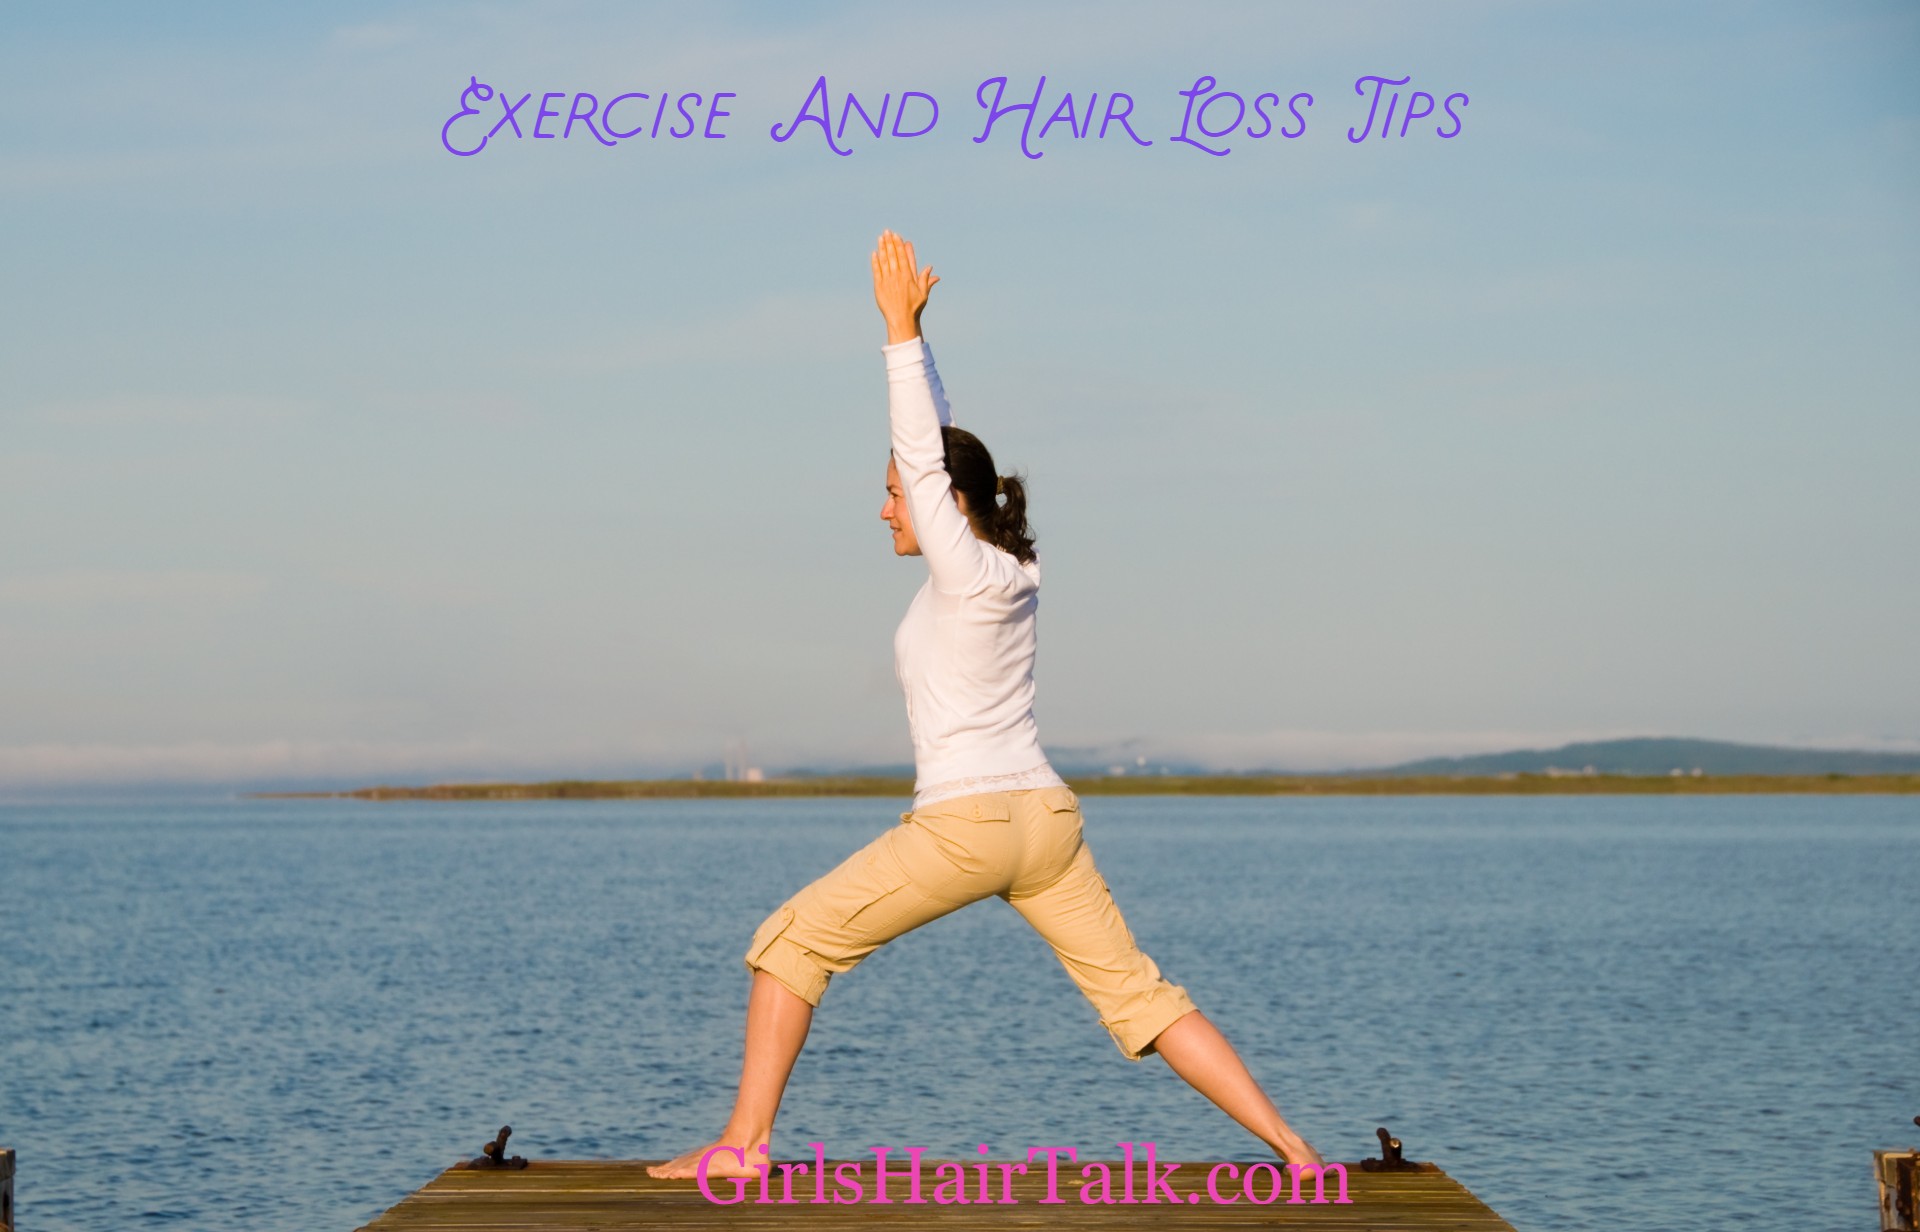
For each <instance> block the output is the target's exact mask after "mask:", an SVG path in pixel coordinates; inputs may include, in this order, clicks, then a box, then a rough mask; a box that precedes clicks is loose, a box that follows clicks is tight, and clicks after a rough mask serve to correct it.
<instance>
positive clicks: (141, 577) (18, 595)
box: [0, 569, 267, 607]
mask: <svg viewBox="0 0 1920 1232" xmlns="http://www.w3.org/2000/svg"><path fill="white" fill-rule="evenodd" d="M266 588H267V579H266V577H265V576H263V575H260V574H252V573H230V572H220V571H216V570H206V569H121V570H113V569H67V570H62V571H59V572H54V573H39V574H21V575H16V576H14V577H7V578H0V603H16V604H21V605H31V606H43V607H74V606H92V605H96V604H113V603H188V604H193V605H195V606H204V605H206V604H208V603H235V602H240V601H242V600H246V599H252V598H255V597H257V596H258V595H260V594H261V593H263V592H264V591H265V590H266Z"/></svg>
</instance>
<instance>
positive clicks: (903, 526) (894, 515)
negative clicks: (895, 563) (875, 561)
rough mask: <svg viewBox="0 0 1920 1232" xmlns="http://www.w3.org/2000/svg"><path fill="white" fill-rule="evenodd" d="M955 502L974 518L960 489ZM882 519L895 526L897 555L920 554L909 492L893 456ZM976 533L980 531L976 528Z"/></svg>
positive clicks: (963, 511) (894, 534) (881, 508)
mask: <svg viewBox="0 0 1920 1232" xmlns="http://www.w3.org/2000/svg"><path fill="white" fill-rule="evenodd" d="M953 503H954V504H955V505H958V506H959V507H960V512H961V513H963V514H966V515H967V517H968V519H969V520H971V519H972V516H973V515H972V514H971V513H969V512H968V510H967V498H966V497H964V496H962V495H961V494H960V492H959V490H958V489H955V490H954V493H953ZM880 519H881V521H883V522H885V523H886V524H887V525H888V526H891V527H893V554H894V555H895V556H918V555H920V541H919V540H918V539H916V538H914V536H913V515H911V514H910V513H908V512H907V492H906V489H905V488H902V487H901V486H900V468H899V467H897V466H895V465H894V464H893V458H892V457H891V456H889V457H888V458H887V503H886V504H884V505H882V506H880ZM973 533H974V534H976V535H978V534H979V533H980V531H979V529H978V528H975V530H974V532H973Z"/></svg>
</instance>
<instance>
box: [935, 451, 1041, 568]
mask: <svg viewBox="0 0 1920 1232" xmlns="http://www.w3.org/2000/svg"><path fill="white" fill-rule="evenodd" d="M940 442H941V444H942V445H943V446H944V447H945V453H946V464H947V480H948V482H949V483H951V484H952V485H953V489H954V491H956V492H959V493H961V494H962V495H964V496H965V497H966V498H967V508H968V509H970V510H972V511H973V513H972V520H973V523H974V525H975V526H978V527H979V528H980V529H981V531H983V532H984V538H985V539H986V541H987V542H988V543H991V544H992V545H993V546H994V547H997V548H999V549H1000V550H1002V551H1004V552H1010V553H1012V554H1013V557H1014V559H1015V560H1018V561H1019V562H1020V563H1021V564H1023V565H1024V564H1030V563H1032V561H1033V559H1034V552H1033V528H1032V527H1031V526H1028V525H1027V489H1026V484H1025V483H1024V481H1023V479H1022V477H1021V476H1019V475H999V474H996V473H995V472H994V469H993V455H992V454H990V453H988V452H987V447H986V446H985V445H982V444H981V443H980V438H979V437H977V436H975V435H974V434H973V433H971V432H969V431H967V430H966V429H965V428H956V427H954V426H953V425H952V424H942V425H941V426H940Z"/></svg>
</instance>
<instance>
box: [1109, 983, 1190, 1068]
mask: <svg viewBox="0 0 1920 1232" xmlns="http://www.w3.org/2000/svg"><path fill="white" fill-rule="evenodd" d="M1199 1008H1200V1007H1199V1006H1197V1005H1195V1004H1194V1003H1193V998H1192V997H1189V996H1188V995H1187V990H1186V989H1184V988H1182V987H1180V986H1179V985H1178V984H1171V983H1168V982H1166V981H1165V980H1162V981H1161V983H1160V985H1159V986H1158V987H1156V988H1154V989H1153V991H1152V992H1150V993H1148V994H1147V995H1146V996H1145V997H1141V998H1139V999H1137V1000H1136V1001H1134V1002H1132V1003H1130V1004H1128V1005H1127V1006H1126V1007H1125V1008H1124V1010H1122V1011H1121V1013H1122V1014H1123V1015H1124V1016H1121V1017H1108V1016H1107V1015H1105V1014H1102V1016H1101V1019H1100V1025H1101V1026H1103V1027H1105V1028H1106V1029H1107V1032H1108V1034H1110V1035H1112V1036H1113V1043H1114V1046H1115V1047H1116V1048H1118V1049H1119V1050H1120V1055H1121V1056H1123V1057H1125V1058H1126V1059H1127V1060H1129V1061H1140V1060H1144V1059H1145V1058H1147V1057H1150V1056H1152V1055H1153V1054H1154V1053H1155V1052H1158V1051H1159V1049H1157V1048H1155V1047H1154V1041H1155V1040H1157V1039H1159V1038H1160V1035H1161V1033H1162V1032H1164V1031H1165V1030H1166V1029H1167V1028H1168V1027H1170V1026H1172V1025H1173V1024H1174V1023H1176V1022H1178V1021H1180V1020H1181V1019H1182V1018H1185V1017H1186V1016H1187V1015H1188V1014H1192V1013H1195V1012H1197V1011H1198V1010H1199Z"/></svg>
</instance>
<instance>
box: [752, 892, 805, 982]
mask: <svg viewBox="0 0 1920 1232" xmlns="http://www.w3.org/2000/svg"><path fill="white" fill-rule="evenodd" d="M793 918H794V917H793V908H792V907H790V906H787V905H786V904H784V903H783V904H781V906H780V909H779V910H777V911H775V912H774V913H773V914H772V915H770V916H768V917H767V918H766V919H764V920H762V921H761V922H760V927H758V928H756V929H754V930H753V941H752V942H751V943H750V944H748V946H747V966H748V968H750V969H751V968H755V967H758V966H759V965H760V959H761V957H762V956H763V955H765V954H766V952H767V947H768V946H770V945H772V944H773V943H774V941H775V940H777V939H778V938H779V936H780V934H781V933H783V932H786V931H787V929H788V927H790V926H791V925H792V924H793Z"/></svg>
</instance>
